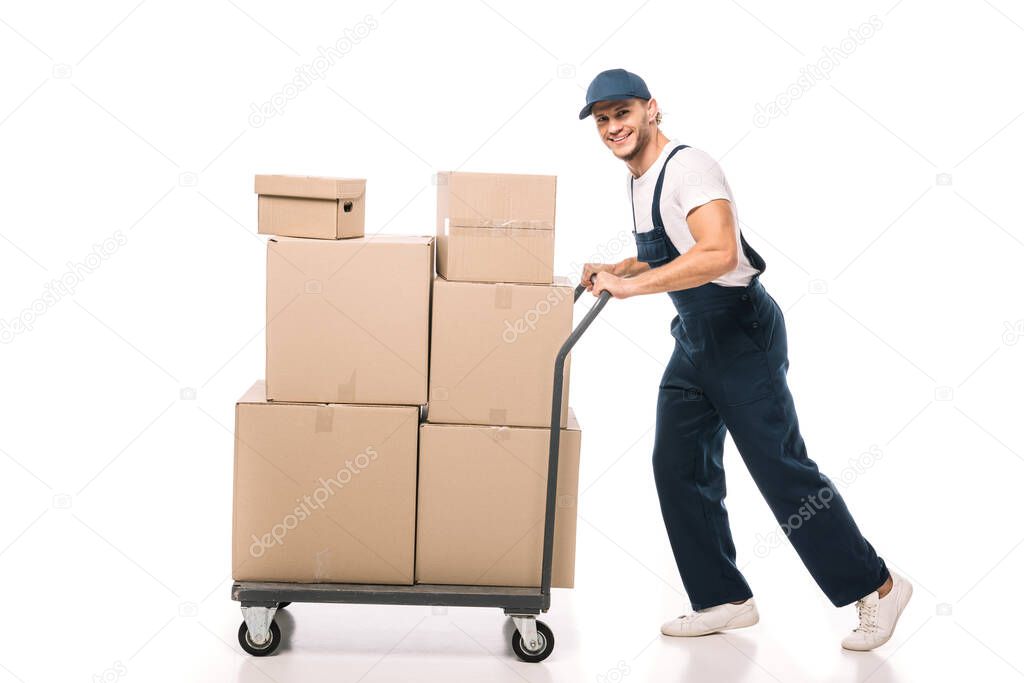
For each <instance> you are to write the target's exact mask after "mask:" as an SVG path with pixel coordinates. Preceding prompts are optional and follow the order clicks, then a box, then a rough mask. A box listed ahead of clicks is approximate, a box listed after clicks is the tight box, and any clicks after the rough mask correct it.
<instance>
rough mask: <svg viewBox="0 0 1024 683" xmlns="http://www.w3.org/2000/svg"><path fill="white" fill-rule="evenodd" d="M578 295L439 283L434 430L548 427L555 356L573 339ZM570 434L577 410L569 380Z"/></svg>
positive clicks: (430, 414)
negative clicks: (443, 425)
mask: <svg viewBox="0 0 1024 683" xmlns="http://www.w3.org/2000/svg"><path fill="white" fill-rule="evenodd" d="M572 309H573V288H572V286H570V284H569V282H568V280H566V279H565V278H560V279H559V281H558V282H557V283H555V284H551V285H522V284H488V283H483V282H450V281H448V280H445V279H444V278H437V279H436V280H435V281H434V308H433V323H432V332H431V334H432V337H431V345H430V403H429V404H428V408H427V419H428V420H429V421H430V422H437V423H453V424H482V425H515V426H523V427H547V426H550V424H551V422H550V420H551V395H552V389H553V387H552V384H553V377H554V369H555V356H557V355H558V350H559V349H560V348H561V346H562V344H563V343H565V340H566V339H568V337H569V334H570V333H571V332H572V312H573V310H572ZM563 382H564V384H563V394H562V423H561V424H562V426H563V427H564V426H565V424H566V422H565V420H566V414H567V412H568V405H569V362H568V359H566V364H565V372H564V375H563Z"/></svg>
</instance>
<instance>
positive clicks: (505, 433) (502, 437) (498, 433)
mask: <svg viewBox="0 0 1024 683" xmlns="http://www.w3.org/2000/svg"><path fill="white" fill-rule="evenodd" d="M491 412H492V413H493V412H494V411H491ZM501 412H502V413H504V412H505V411H504V410H502V411H501ZM491 438H492V439H494V440H495V441H508V440H509V439H510V438H512V432H511V431H510V430H509V428H508V427H497V428H495V429H492V430H491Z"/></svg>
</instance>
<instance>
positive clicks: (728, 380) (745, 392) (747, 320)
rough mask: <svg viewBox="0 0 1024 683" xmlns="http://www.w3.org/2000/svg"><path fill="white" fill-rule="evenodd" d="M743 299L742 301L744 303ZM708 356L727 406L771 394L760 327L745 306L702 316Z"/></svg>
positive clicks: (722, 398) (744, 402) (753, 315)
mask: <svg viewBox="0 0 1024 683" xmlns="http://www.w3.org/2000/svg"><path fill="white" fill-rule="evenodd" d="M745 303H746V302H741V304H745ZM701 318H702V320H703V325H702V327H703V334H702V337H703V340H704V342H703V343H705V344H707V345H709V347H710V348H708V349H707V358H708V359H709V361H710V365H711V366H712V367H711V370H712V375H713V376H714V377H716V378H717V383H718V385H719V388H720V396H719V397H718V398H719V400H721V401H722V403H723V404H724V405H726V406H738V405H743V404H746V403H753V402H754V401H759V400H761V399H764V398H767V397H769V396H771V395H772V393H773V387H772V382H771V374H770V372H769V368H768V357H767V354H766V352H765V347H764V336H763V334H762V332H763V330H761V329H760V325H759V324H758V321H757V316H756V315H755V314H754V313H753V310H752V308H750V307H749V306H746V305H740V306H737V307H729V308H727V309H723V310H720V311H711V312H708V313H706V314H704V315H702V316H701Z"/></svg>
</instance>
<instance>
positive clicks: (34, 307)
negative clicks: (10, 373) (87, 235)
mask: <svg viewBox="0 0 1024 683" xmlns="http://www.w3.org/2000/svg"><path fill="white" fill-rule="evenodd" d="M126 244H128V237H127V236H126V235H125V234H124V233H123V232H121V231H120V230H115V231H114V233H113V234H112V235H110V237H107V238H106V239H105V240H103V241H102V242H99V243H97V244H93V245H92V251H91V252H89V253H88V254H86V255H85V256H84V257H83V258H82V260H81V261H68V263H67V266H66V270H65V271H64V272H63V273H62V274H61V275H60V277H57V278H55V279H53V280H50V281H49V282H47V283H46V284H45V285H44V286H43V293H42V294H40V295H39V296H38V297H36V299H35V301H33V302H32V303H30V304H29V305H28V306H26V307H25V308H23V309H22V311H21V313H19V314H18V315H16V316H15V317H13V318H11V319H9V320H8V319H0V343H2V344H10V343H11V342H12V341H14V339H15V338H16V337H17V336H18V335H19V334H22V333H24V332H31V331H32V329H33V328H34V327H35V324H36V321H37V320H38V319H39V317H40V316H42V315H43V314H45V313H46V312H47V311H49V310H50V309H51V308H52V307H54V306H56V305H57V304H58V303H60V302H61V300H63V299H64V298H65V297H68V296H71V295H72V294H74V293H75V289H77V288H78V285H80V284H82V283H83V282H85V278H86V277H88V276H89V275H92V274H93V273H94V272H96V271H97V270H98V269H99V267H100V266H102V265H103V262H104V261H106V260H107V259H109V258H110V257H111V256H113V255H114V253H116V252H117V251H118V250H119V249H120V248H121V247H123V246H124V245H126Z"/></svg>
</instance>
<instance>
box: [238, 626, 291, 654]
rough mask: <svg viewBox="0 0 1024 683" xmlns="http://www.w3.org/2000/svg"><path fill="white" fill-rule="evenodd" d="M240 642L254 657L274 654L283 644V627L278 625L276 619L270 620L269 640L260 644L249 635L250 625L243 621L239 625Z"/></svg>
mask: <svg viewBox="0 0 1024 683" xmlns="http://www.w3.org/2000/svg"><path fill="white" fill-rule="evenodd" d="M238 644H239V645H241V646H242V649H243V650H245V651H246V652H248V653H249V654H251V655H252V656H253V657H266V656H267V655H272V654H274V651H275V650H276V649H277V647H278V645H280V644H281V627H280V626H278V625H277V622H276V621H272V622H270V638H268V639H267V642H265V643H263V644H262V645H259V644H256V643H254V642H253V641H252V639H251V638H250V637H249V627H248V626H246V625H245V622H244V621H243V622H242V625H241V626H239V627H238Z"/></svg>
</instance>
